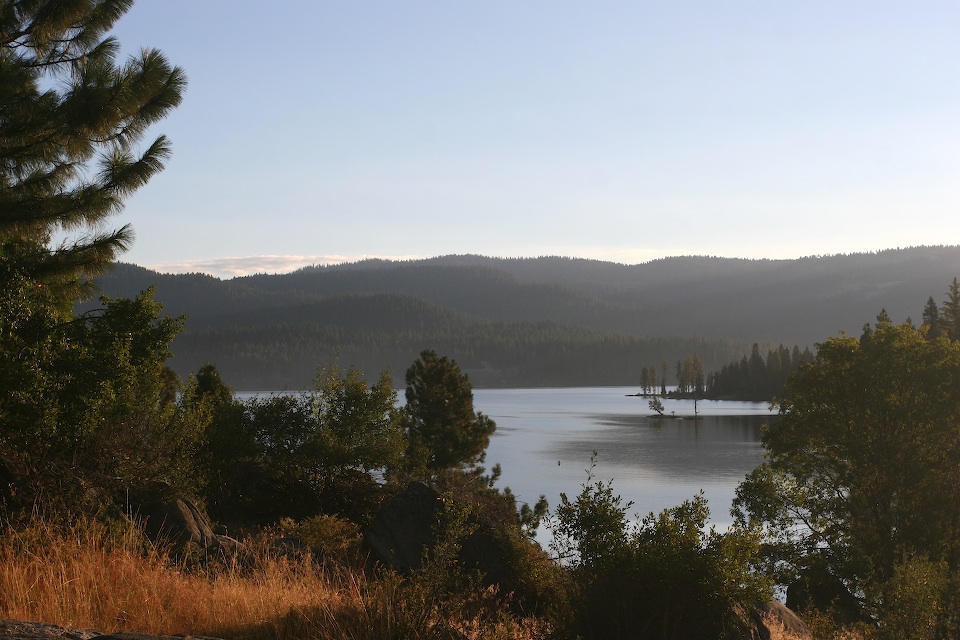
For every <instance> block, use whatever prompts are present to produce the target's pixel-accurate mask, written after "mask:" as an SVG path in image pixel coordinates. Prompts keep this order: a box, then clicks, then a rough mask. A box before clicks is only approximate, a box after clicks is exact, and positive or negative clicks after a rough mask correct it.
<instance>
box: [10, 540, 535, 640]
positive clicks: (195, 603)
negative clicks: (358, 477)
mask: <svg viewBox="0 0 960 640" xmlns="http://www.w3.org/2000/svg"><path fill="white" fill-rule="evenodd" d="M347 542H348V543H349V542H352V543H354V544H355V543H356V542H357V540H356V539H354V540H347ZM247 545H248V548H247V549H246V550H245V551H243V552H242V553H241V554H239V555H237V556H235V557H231V558H214V559H212V560H210V559H208V561H207V562H204V563H199V562H198V561H197V560H196V559H194V560H193V561H188V560H181V561H179V562H175V561H173V560H171V559H170V557H169V556H168V555H166V554H164V553H160V552H158V551H157V550H156V549H155V548H153V547H151V546H149V545H146V546H145V544H144V539H143V538H142V537H141V536H140V534H139V533H138V532H137V531H136V530H135V529H133V528H125V529H119V530H118V529H114V530H108V529H106V528H104V527H103V526H100V525H98V524H97V523H93V522H87V523H85V524H82V525H79V526H76V527H74V528H72V529H70V530H69V532H68V531H65V530H58V529H56V528H54V527H51V526H50V525H49V524H46V523H44V522H42V521H38V522H34V523H33V524H31V525H30V526H27V527H25V528H18V529H16V530H9V529H8V530H6V531H4V532H3V536H2V537H0V618H9V619H20V620H43V621H50V622H54V623H58V624H60V625H62V626H69V627H73V628H82V629H96V630H98V631H100V632H104V633H110V632H118V631H128V632H142V633H153V634H166V635H173V634H181V633H182V634H191V635H202V636H213V637H224V638H249V639H251V640H257V639H264V640H265V639H268V638H269V639H271V640H275V639H277V638H305V637H309V638H317V639H318V640H327V639H329V640H341V639H347V638H351V639H355V640H362V639H364V638H367V639H370V640H374V639H377V640H380V639H382V638H436V637H441V636H442V635H443V634H450V633H453V632H457V633H462V634H463V637H468V638H479V637H483V638H504V639H506V638H520V639H522V638H541V637H546V635H547V632H548V631H549V627H548V626H547V625H546V624H545V623H544V622H543V621H541V620H538V619H537V618H535V617H524V616H510V615H507V614H506V613H505V612H504V611H503V610H501V609H500V608H499V607H500V602H499V601H498V600H497V599H496V598H495V597H494V596H495V595H496V594H495V593H494V592H492V591H484V590H478V591H477V592H475V593H472V594H469V596H468V595H464V597H463V598H462V599H457V598H454V597H450V598H448V597H446V594H445V597H444V598H443V599H440V598H439V597H438V596H439V595H440V594H438V593H437V591H436V588H435V587H436V585H432V584H431V583H430V581H429V579H428V578H427V577H426V576H427V574H423V575H420V576H414V577H413V578H412V579H408V580H402V579H401V578H400V577H399V576H398V575H396V574H394V573H391V572H382V573H378V574H370V573H368V572H366V571H364V570H363V568H362V566H359V567H358V566H350V565H349V564H347V565H339V566H335V567H329V566H325V565H324V564H323V563H321V562H319V561H318V560H317V559H315V558H314V557H313V556H311V555H310V554H309V553H304V554H301V555H297V556H290V555H283V554H280V553H278V552H277V550H276V549H275V548H272V547H271V546H270V545H269V543H268V538H267V537H261V538H259V539H251V540H248V541H247ZM355 560H356V558H355Z"/></svg>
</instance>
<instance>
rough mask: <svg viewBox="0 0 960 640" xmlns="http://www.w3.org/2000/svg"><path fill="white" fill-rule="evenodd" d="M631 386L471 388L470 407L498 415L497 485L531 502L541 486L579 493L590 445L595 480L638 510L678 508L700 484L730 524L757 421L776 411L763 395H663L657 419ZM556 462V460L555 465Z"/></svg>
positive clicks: (752, 456) (543, 490) (556, 495)
mask: <svg viewBox="0 0 960 640" xmlns="http://www.w3.org/2000/svg"><path fill="white" fill-rule="evenodd" d="M635 392H636V389H635V388H630V387H589V388H563V389H475V390H474V407H475V408H476V409H477V410H478V411H482V412H483V413H485V414H487V415H489V416H490V417H491V418H493V419H494V420H495V421H496V423H497V431H496V433H495V434H494V436H493V438H492V439H491V441H490V447H489V449H488V450H487V460H486V465H487V467H488V468H489V467H491V466H493V465H494V464H496V463H499V464H500V465H501V467H502V468H503V475H502V477H501V479H500V481H499V482H498V486H500V487H507V486H508V487H510V489H511V490H512V491H513V492H514V494H516V496H517V498H518V499H519V500H521V501H523V502H528V503H530V504H533V503H534V502H536V500H537V498H538V497H539V496H540V494H544V495H545V496H546V497H547V500H548V501H549V502H550V506H551V507H555V506H556V505H557V504H558V503H559V501H560V493H561V492H564V493H566V494H567V496H569V497H571V498H572V497H573V496H575V495H576V494H577V493H579V491H580V489H581V485H582V484H583V483H584V482H585V481H586V478H587V471H586V470H587V469H588V468H589V466H590V456H591V454H592V452H594V451H596V452H597V457H596V467H595V468H594V470H593V473H594V476H595V479H597V480H603V481H604V482H606V481H608V480H612V481H613V489H614V493H616V494H619V495H620V496H621V497H622V498H623V500H624V502H625V503H626V502H627V501H633V503H634V505H633V508H632V509H631V512H632V513H635V514H639V515H641V516H642V515H646V514H647V513H650V512H660V511H662V510H663V509H665V508H668V507H673V506H676V505H678V504H680V503H681V502H683V501H684V500H687V499H689V498H692V497H693V496H694V495H695V494H697V493H698V492H699V491H701V490H703V492H704V495H705V496H706V498H707V500H708V501H709V505H710V511H711V521H712V522H713V523H714V524H716V525H717V526H718V527H720V528H725V527H726V526H728V525H729V524H730V523H731V521H732V519H731V518H730V515H729V510H730V504H731V502H732V500H733V498H734V491H735V489H736V487H737V485H738V484H740V482H741V481H742V480H743V478H744V476H745V475H746V474H747V473H749V472H750V471H752V470H753V469H754V468H755V467H756V466H757V465H758V464H760V462H762V460H763V449H762V447H761V446H760V426H761V425H762V424H764V423H765V422H771V421H772V420H773V419H775V417H776V414H775V413H772V412H771V411H770V409H769V405H768V404H767V403H755V402H729V401H703V400H701V401H700V402H698V403H697V408H698V411H699V415H698V416H697V417H694V403H693V401H692V400H670V399H665V400H663V404H664V408H665V410H666V411H665V413H666V414H668V415H670V414H671V413H673V414H675V415H676V416H677V417H676V418H658V417H655V416H653V415H652V414H653V412H652V411H651V410H650V409H649V407H648V404H647V403H648V402H649V399H648V398H641V397H629V396H627V394H630V393H635ZM558 463H559V464H558Z"/></svg>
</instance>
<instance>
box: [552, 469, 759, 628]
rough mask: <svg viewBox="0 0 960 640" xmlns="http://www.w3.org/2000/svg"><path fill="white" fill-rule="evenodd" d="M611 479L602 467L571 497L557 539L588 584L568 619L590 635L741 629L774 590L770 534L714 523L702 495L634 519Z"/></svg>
mask: <svg viewBox="0 0 960 640" xmlns="http://www.w3.org/2000/svg"><path fill="white" fill-rule="evenodd" d="M629 507H630V504H629V503H627V504H623V502H622V499H621V498H620V496H618V495H615V494H614V493H613V489H612V486H611V484H610V483H603V482H593V475H592V466H591V472H590V473H589V475H588V478H587V482H586V483H585V484H584V485H583V490H582V491H581V493H580V495H579V496H578V497H577V498H576V500H574V501H571V500H569V499H568V498H567V497H566V495H562V496H561V504H560V506H559V507H558V508H557V512H556V515H555V521H554V522H553V523H552V529H553V533H554V540H553V543H552V545H551V548H552V550H553V552H554V554H555V555H556V556H557V557H558V559H560V560H568V561H569V562H571V571H572V575H573V578H574V580H575V581H576V583H577V584H578V585H579V591H578V592H577V593H576V594H575V595H574V604H573V615H572V616H570V617H568V619H567V621H566V624H567V626H568V631H570V632H571V634H573V633H575V634H577V635H579V636H581V637H583V638H604V639H607V638H611V639H615V638H723V637H741V636H739V635H738V634H739V633H742V631H743V629H744V628H745V626H746V625H747V623H748V620H747V619H746V618H745V617H744V616H745V612H748V611H749V610H750V609H751V607H752V606H753V605H754V604H756V603H758V602H764V601H766V600H767V599H769V597H770V589H769V584H768V582H767V581H766V580H765V579H764V578H762V577H761V576H760V575H758V574H757V573H756V572H755V571H754V570H753V567H754V563H755V562H756V560H757V558H758V554H759V548H760V547H759V543H760V538H759V535H758V533H757V532H756V531H752V530H747V529H744V528H734V529H732V530H731V531H729V532H726V533H717V532H716V531H714V530H713V529H711V530H709V531H706V523H707V520H708V519H709V513H710V512H709V509H708V508H707V504H706V500H705V499H704V498H703V496H702V495H699V496H696V497H694V499H693V500H692V501H687V502H684V503H683V504H682V505H680V506H678V507H674V508H672V509H667V510H665V511H663V512H662V513H661V514H659V515H658V516H654V515H653V514H650V515H648V516H647V517H646V518H644V519H643V521H642V522H640V523H639V524H638V525H637V526H633V527H631V526H628V523H627V520H626V513H627V510H628V509H629Z"/></svg>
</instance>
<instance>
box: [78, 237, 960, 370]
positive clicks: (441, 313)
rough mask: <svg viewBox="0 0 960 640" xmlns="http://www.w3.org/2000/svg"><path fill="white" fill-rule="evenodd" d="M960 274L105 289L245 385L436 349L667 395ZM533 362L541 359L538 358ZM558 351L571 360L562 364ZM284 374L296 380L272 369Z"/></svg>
mask: <svg viewBox="0 0 960 640" xmlns="http://www.w3.org/2000/svg"><path fill="white" fill-rule="evenodd" d="M958 268H960V249H958V248H956V247H927V248H920V249H907V250H900V251H888V252H880V253H878V254H864V255H854V256H833V257H829V258H806V259H801V260H781V261H751V260H730V259H721V258H692V257H689V258H671V259H665V260H662V261H654V262H651V263H648V264H646V265H632V266H628V265H618V264H614V263H604V262H599V261H591V260H578V259H566V258H531V259H494V258H482V257H478V256H448V257H444V258H435V259H430V260H421V261H413V262H389V261H383V260H373V261H364V262H361V263H356V264H345V265H337V266H330V267H310V268H305V269H301V270H300V271H297V272H295V273H292V274H286V275H272V276H267V275H258V276H249V277H245V278H235V279H233V280H228V281H221V280H219V279H217V278H213V277H210V276H205V275H201V274H185V275H163V274H157V273H154V272H151V271H148V270H145V269H142V268H140V267H135V266H132V265H118V266H117V267H116V269H115V270H114V271H113V272H112V273H109V274H106V275H104V276H102V277H101V278H100V279H99V280H98V283H99V284H100V286H101V287H102V288H103V290H104V291H105V292H107V293H109V294H111V295H124V296H127V297H129V296H135V295H136V294H137V293H138V292H139V291H142V290H143V289H144V288H146V287H147V286H149V285H151V284H156V285H157V294H156V297H157V300H159V301H160V302H162V303H163V304H164V308H165V309H166V310H167V311H168V312H169V313H172V314H175V315H180V314H185V315H187V316H188V317H189V318H190V322H189V323H188V325H187V328H186V331H185V333H184V334H182V335H181V336H180V337H178V339H177V342H176V343H175V344H174V347H173V350H174V352H175V354H176V356H177V358H176V359H175V360H174V361H173V366H174V367H175V368H176V370H177V371H178V372H180V373H181V374H186V373H187V372H188V371H190V370H192V369H195V368H196V367H197V366H199V365H201V364H203V362H206V361H213V362H217V363H219V364H220V366H221V370H222V372H223V375H224V376H225V377H226V379H227V380H228V381H229V382H230V383H231V384H234V385H236V386H238V387H240V388H261V389H262V388H268V387H279V388H302V387H303V386H304V385H306V384H308V383H309V381H310V376H312V374H313V372H314V368H315V367H316V366H317V363H318V362H330V361H333V360H337V359H339V361H340V362H345V363H355V364H358V365H359V366H362V367H363V368H364V369H366V370H370V371H379V370H383V369H385V368H390V369H391V370H393V371H394V372H397V371H400V370H402V368H403V367H405V366H406V363H408V362H409V361H410V360H411V359H412V358H413V357H415V356H416V354H417V353H419V351H420V350H422V349H424V348H431V347H435V348H438V349H440V350H441V351H443V352H444V353H449V354H451V355H452V356H453V357H455V358H457V360H458V361H460V362H461V363H463V364H464V367H465V368H466V369H468V370H469V371H470V373H471V377H472V379H473V380H474V383H475V384H478V385H482V386H490V385H498V386H503V385H507V386H541V385H590V384H619V385H637V384H640V383H641V382H642V369H643V368H644V367H647V368H648V376H649V375H650V369H651V365H652V364H656V365H657V368H658V369H660V368H661V367H660V363H661V362H662V361H663V360H666V361H667V362H668V363H670V365H669V370H668V372H667V377H668V378H669V381H670V384H671V385H672V384H676V383H677V382H678V381H679V378H678V376H676V374H675V371H674V363H675V362H676V361H677V360H680V361H681V362H682V361H683V360H684V359H685V358H686V357H688V356H689V355H690V354H697V356H698V357H699V359H700V361H701V364H702V366H703V369H704V372H705V375H706V374H708V373H710V372H716V371H719V369H720V368H721V367H723V365H725V364H727V363H730V362H736V363H738V364H739V362H740V360H741V358H742V357H743V356H744V355H746V356H747V357H748V359H749V355H750V345H751V344H752V343H753V342H758V344H759V346H760V349H761V353H765V352H766V351H767V350H768V349H770V348H774V347H775V346H776V345H777V344H780V343H782V344H798V345H801V350H802V349H806V348H807V346H808V345H812V344H813V343H814V342H817V341H820V340H823V339H824V338H825V337H826V336H829V335H831V334H833V333H835V332H836V331H837V330H838V329H840V328H846V329H847V331H848V332H853V331H855V330H859V328H860V326H861V323H862V318H863V317H865V316H866V317H869V316H872V315H873V314H875V313H876V308H878V307H880V306H884V307H886V308H888V309H890V310H891V312H892V313H894V314H895V315H896V316H898V317H905V316H906V315H908V314H916V310H917V309H919V308H920V307H921V306H922V304H923V298H922V297H921V294H920V293H918V292H923V291H931V290H935V288H936V287H939V286H942V285H941V283H942V282H944V281H948V280H949V278H950V277H952V275H953V273H955V272H956V270H957V269H958ZM941 273H942V274H943V275H942V277H940V274H941ZM86 308H89V307H81V310H82V309H86ZM818 327H819V329H818ZM273 330H275V333H273V334H272V335H271V331H273ZM498 333H503V334H504V335H503V336H501V335H498ZM551 336H552V337H551ZM281 337H282V339H281ZM551 340H555V342H554V343H553V344H552V346H551V345H549V344H547V343H549V342H550V341H551ZM690 341H693V342H692V343H691V342H690ZM507 342H509V343H510V344H506V343H507ZM404 344H406V346H403V345H404ZM617 344H623V345H626V346H625V347H624V349H623V350H621V351H617V350H616V348H615V347H614V346H612V345H617ZM598 345H599V346H598ZM603 345H611V346H610V347H609V348H608V347H605V346H603ZM594 347H597V348H594ZM541 352H542V353H544V354H546V355H545V356H544V357H548V358H549V362H547V361H542V362H541V361H539V360H537V358H539V357H540V355H539V354H540V353H541ZM271 354H274V355H275V356H276V357H275V358H272V357H271ZM556 354H561V355H562V354H569V355H570V358H569V359H567V360H566V361H564V362H563V363H562V364H561V366H559V367H557V366H556V358H555V357H554V355H556ZM310 358H312V359H313V360H314V362H313V363H310V362H308V360H309V359H310ZM631 360H632V364H631V363H630V361H631ZM271 362H272V363H274V364H271ZM287 365H289V366H291V367H292V368H291V369H290V372H289V375H286V374H284V373H283V372H281V371H280V370H279V369H280V368H282V367H283V366H287ZM261 371H262V372H263V376H262V377H261V378H258V375H259V374H258V372H261ZM541 376H542V377H541ZM660 377H662V371H659V372H658V378H660ZM659 381H660V380H659V379H658V382H659Z"/></svg>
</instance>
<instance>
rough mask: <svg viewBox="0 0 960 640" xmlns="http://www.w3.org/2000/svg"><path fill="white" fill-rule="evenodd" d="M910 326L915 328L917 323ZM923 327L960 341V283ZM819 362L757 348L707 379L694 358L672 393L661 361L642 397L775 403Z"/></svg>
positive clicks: (883, 315)
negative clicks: (792, 382)
mask: <svg viewBox="0 0 960 640" xmlns="http://www.w3.org/2000/svg"><path fill="white" fill-rule="evenodd" d="M890 321H891V319H890V316H889V314H887V312H886V310H885V309H881V310H880V313H879V314H878V315H877V322H879V323H881V324H883V323H889V322H890ZM905 322H906V323H907V324H909V325H911V326H913V320H912V319H910V318H907V319H906V320H905ZM921 329H923V331H924V332H925V335H927V336H928V338H930V339H935V338H938V337H941V336H946V337H948V338H950V339H951V340H960V284H958V282H957V279H956V278H954V279H953V281H952V282H951V283H950V286H949V287H948V289H947V291H946V294H945V295H944V300H943V302H942V303H941V305H940V306H937V303H936V301H935V300H934V299H933V296H930V297H929V298H928V299H927V303H926V305H924V308H923V313H922V324H921ZM872 331H873V328H872V327H871V326H870V324H869V323H867V324H865V325H864V326H863V332H862V336H863V337H864V338H869V335H870V334H871V333H872ZM813 361H814V355H813V353H812V352H811V351H810V348H809V347H804V348H803V350H801V349H800V347H799V346H798V345H794V346H793V348H792V349H788V348H787V347H785V346H783V345H782V344H781V345H779V346H778V347H777V348H775V349H769V350H768V351H767V356H766V358H764V357H763V356H762V355H761V352H760V346H759V345H758V344H757V343H754V344H753V347H752V349H751V351H750V355H749V357H748V356H747V355H744V356H743V357H742V358H741V359H740V360H739V361H738V362H730V363H727V364H725V365H723V366H722V367H721V368H720V369H719V370H718V371H714V372H711V373H709V374H707V375H706V377H704V373H703V370H704V367H703V363H702V362H700V358H699V357H698V356H697V355H696V354H694V355H692V356H687V357H686V358H684V360H683V361H680V360H678V361H677V363H676V377H675V378H674V379H675V381H676V386H675V387H674V388H673V389H671V390H669V391H668V390H667V369H668V363H667V361H666V360H664V361H662V362H661V363H660V378H659V383H658V382H657V365H656V364H654V365H651V366H650V367H643V369H641V371H640V393H641V395H656V394H659V395H661V396H670V397H675V398H697V399H707V400H753V401H763V402H766V401H772V400H775V399H777V398H780V397H781V396H782V394H783V390H784V387H785V385H786V383H787V381H788V380H789V379H790V377H791V376H793V375H794V374H795V373H796V372H797V371H798V370H800V369H801V368H802V367H804V366H806V365H809V364H810V363H812V362H813Z"/></svg>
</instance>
